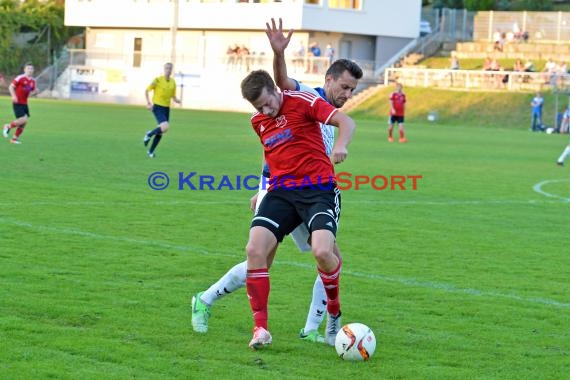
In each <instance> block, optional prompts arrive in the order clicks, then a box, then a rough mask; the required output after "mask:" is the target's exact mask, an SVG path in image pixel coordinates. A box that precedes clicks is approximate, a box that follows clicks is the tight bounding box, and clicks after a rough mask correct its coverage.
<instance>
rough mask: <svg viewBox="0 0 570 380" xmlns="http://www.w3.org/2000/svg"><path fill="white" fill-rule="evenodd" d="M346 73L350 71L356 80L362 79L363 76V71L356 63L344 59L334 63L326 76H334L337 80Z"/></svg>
mask: <svg viewBox="0 0 570 380" xmlns="http://www.w3.org/2000/svg"><path fill="white" fill-rule="evenodd" d="M345 71H348V72H349V73H350V75H352V76H353V77H354V78H355V79H360V78H362V75H363V73H362V69H361V68H360V66H358V64H357V63H356V62H354V61H350V60H348V59H344V58H341V59H337V60H336V61H334V62H333V63H332V65H331V66H330V67H329V68H328V70H327V72H326V74H325V75H332V77H333V79H334V80H336V79H338V77H340V76H341V75H342V73H344V72H345Z"/></svg>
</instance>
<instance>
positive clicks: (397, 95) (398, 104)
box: [390, 91, 406, 116]
mask: <svg viewBox="0 0 570 380" xmlns="http://www.w3.org/2000/svg"><path fill="white" fill-rule="evenodd" d="M390 102H391V103H392V108H391V109H390V115H392V116H404V105H405V104H406V95H405V94H404V93H403V92H398V91H396V92H393V93H392V95H390ZM394 111H395V112H394Z"/></svg>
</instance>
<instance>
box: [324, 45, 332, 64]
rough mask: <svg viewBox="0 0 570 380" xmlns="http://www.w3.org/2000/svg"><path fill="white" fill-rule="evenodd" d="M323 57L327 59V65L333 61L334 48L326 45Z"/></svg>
mask: <svg viewBox="0 0 570 380" xmlns="http://www.w3.org/2000/svg"><path fill="white" fill-rule="evenodd" d="M325 57H327V58H328V59H329V65H330V64H332V63H333V61H334V48H333V47H332V45H331V44H327V48H326V49H325Z"/></svg>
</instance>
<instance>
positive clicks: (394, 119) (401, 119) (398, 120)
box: [390, 116, 404, 124]
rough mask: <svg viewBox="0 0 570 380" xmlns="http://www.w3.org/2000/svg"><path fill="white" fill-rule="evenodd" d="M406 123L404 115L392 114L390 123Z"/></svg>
mask: <svg viewBox="0 0 570 380" xmlns="http://www.w3.org/2000/svg"><path fill="white" fill-rule="evenodd" d="M395 123H398V124H404V117H403V116H390V124H395Z"/></svg>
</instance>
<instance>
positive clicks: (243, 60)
mask: <svg viewBox="0 0 570 380" xmlns="http://www.w3.org/2000/svg"><path fill="white" fill-rule="evenodd" d="M237 55H238V62H239V68H240V70H241V68H242V67H244V66H245V70H246V71H248V72H249V49H248V48H247V47H246V46H245V45H241V46H240V47H239V48H238V51H237Z"/></svg>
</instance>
